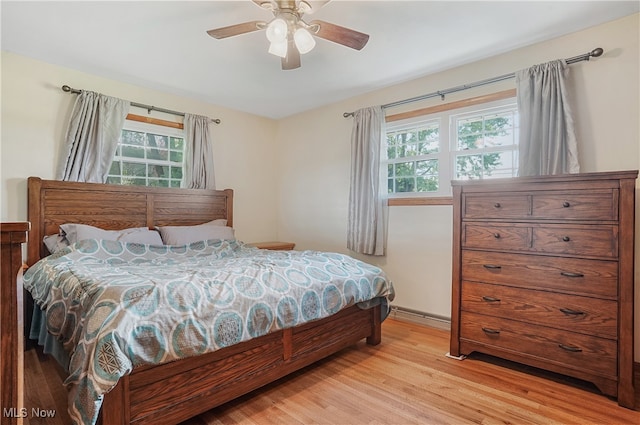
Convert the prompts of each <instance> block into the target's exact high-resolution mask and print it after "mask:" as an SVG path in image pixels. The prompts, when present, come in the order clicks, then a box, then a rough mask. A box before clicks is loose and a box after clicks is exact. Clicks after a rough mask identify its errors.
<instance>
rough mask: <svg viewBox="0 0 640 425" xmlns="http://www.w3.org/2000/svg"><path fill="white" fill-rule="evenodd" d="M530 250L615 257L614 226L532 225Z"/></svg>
mask: <svg viewBox="0 0 640 425" xmlns="http://www.w3.org/2000/svg"><path fill="white" fill-rule="evenodd" d="M532 250H533V251H536V252H544V253H549V254H564V255H580V256H584V257H607V258H616V257H617V256H618V227H617V226H569V225H545V226H540V227H533V244H532Z"/></svg>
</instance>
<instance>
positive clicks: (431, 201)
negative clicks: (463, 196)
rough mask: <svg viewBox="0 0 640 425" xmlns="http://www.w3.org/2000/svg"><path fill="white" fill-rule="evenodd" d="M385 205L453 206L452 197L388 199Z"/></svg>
mask: <svg viewBox="0 0 640 425" xmlns="http://www.w3.org/2000/svg"><path fill="white" fill-rule="evenodd" d="M387 205H388V206H390V207H400V206H416V205H453V197H451V196H439V197H421V198H418V197H415V198H389V199H387Z"/></svg>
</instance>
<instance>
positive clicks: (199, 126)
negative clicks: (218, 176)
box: [182, 114, 216, 189]
mask: <svg viewBox="0 0 640 425" xmlns="http://www.w3.org/2000/svg"><path fill="white" fill-rule="evenodd" d="M211 122H212V120H211V119H210V118H208V117H203V116H200V115H193V114H185V115H184V141H185V146H184V160H183V165H182V187H185V188H188V189H215V188H216V182H215V176H214V173H213V140H212V138H211V131H210V128H209V125H210V124H211Z"/></svg>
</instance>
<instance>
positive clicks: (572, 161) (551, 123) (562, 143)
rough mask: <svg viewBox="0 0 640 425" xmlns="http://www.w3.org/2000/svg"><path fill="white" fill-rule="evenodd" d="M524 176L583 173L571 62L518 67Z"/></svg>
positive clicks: (520, 162) (520, 157)
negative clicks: (573, 106) (570, 83)
mask: <svg viewBox="0 0 640 425" xmlns="http://www.w3.org/2000/svg"><path fill="white" fill-rule="evenodd" d="M515 74H516V86H517V89H516V92H517V102H518V112H519V114H520V140H519V145H520V146H519V166H518V174H519V175H520V176H539V175H548V174H567V173H579V172H580V164H579V163H578V144H577V140H576V135H575V131H574V125H573V112H572V109H571V102H570V93H569V90H568V89H567V85H568V78H569V66H568V65H567V63H566V62H565V61H564V60H556V61H552V62H548V63H545V64H541V65H535V66H532V67H531V68H527V69H523V70H520V71H517V72H516V73H515Z"/></svg>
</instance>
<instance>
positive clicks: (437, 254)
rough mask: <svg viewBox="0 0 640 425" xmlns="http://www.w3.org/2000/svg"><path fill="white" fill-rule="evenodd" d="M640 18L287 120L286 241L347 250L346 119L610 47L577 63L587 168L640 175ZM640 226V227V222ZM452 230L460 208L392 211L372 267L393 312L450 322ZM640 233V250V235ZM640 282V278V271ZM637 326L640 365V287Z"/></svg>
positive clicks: (283, 176) (487, 89)
mask: <svg viewBox="0 0 640 425" xmlns="http://www.w3.org/2000/svg"><path fill="white" fill-rule="evenodd" d="M639 17H640V15H633V16H630V17H627V18H624V19H620V20H617V21H613V22H610V23H608V24H605V25H601V26H598V27H594V28H591V29H587V30H585V31H581V32H578V33H574V34H571V35H568V36H564V37H561V38H557V39H555V40H553V41H550V42H544V43H540V44H536V45H533V46H530V47H527V48H523V49H519V50H516V51H512V52H509V53H506V54H503V55H500V56H496V57H494V58H491V59H488V60H483V61H479V62H475V63H472V64H469V65H465V66H461V67H458V68H455V69H452V70H449V71H446V72H441V73H438V74H435V75H431V76H428V77H425V78H421V79H417V80H413V81H410V82H407V83H404V84H399V85H395V86H393V87H389V88H385V89H382V90H377V91H373V92H371V93H369V94H367V95H364V96H360V97H357V98H352V99H349V100H347V101H344V102H341V103H338V104H332V105H328V106H326V107H323V108H319V109H316V110H313V111H309V112H305V113H301V114H298V115H296V116H292V117H289V118H287V119H282V120H280V122H279V128H278V144H279V151H280V152H281V155H280V162H279V164H278V167H279V169H280V173H279V176H278V178H279V181H278V187H279V190H280V192H279V203H278V205H279V213H278V220H279V222H278V236H279V237H280V238H281V239H285V240H291V241H295V242H296V243H297V244H298V247H299V248H300V249H305V248H313V249H323V250H336V251H341V252H346V248H345V244H346V242H345V241H346V218H347V202H348V196H349V191H348V184H349V156H350V147H349V138H350V132H351V119H345V118H343V117H342V113H343V112H346V111H353V110H355V109H358V108H361V107H364V106H370V105H376V104H384V103H388V102H392V101H396V100H400V99H405V98H411V97H414V96H417V95H420V94H425V93H430V92H434V91H437V90H440V89H446V88H449V87H454V86H458V85H461V84H465V83H470V82H473V81H479V80H483V79H486V78H490V77H495V76H498V75H503V74H507V73H510V72H513V71H516V70H518V69H522V68H525V67H528V66H530V65H533V64H536V63H542V62H547V61H549V60H553V59H556V58H566V57H571V56H575V55H579V54H582V53H586V52H589V51H591V50H592V49H594V48H596V47H602V48H603V49H604V51H605V54H604V55H603V56H602V57H600V58H598V59H596V60H591V61H589V62H580V63H578V64H575V65H571V72H572V74H573V76H574V80H575V83H574V88H575V91H576V93H577V95H576V99H575V100H576V102H575V103H576V124H577V133H578V137H579V140H580V152H579V156H580V160H581V164H582V169H583V171H610V170H625V169H638V168H639V167H640V131H639V121H640V120H639V116H640V107H639V90H640V88H639V75H640V74H639V72H640V68H639V65H638V62H639V56H638V53H639V46H638V39H639V25H638V23H639ZM513 87H515V85H514V81H513V80H509V81H506V82H502V83H499V84H493V85H489V86H484V87H481V88H476V89H473V90H468V91H465V92H460V93H456V94H452V95H449V96H447V99H446V101H453V100H457V99H462V98H468V97H472V96H477V95H479V94H484V93H492V92H496V91H499V90H504V89H507V88H513ZM440 103H441V100H440V99H439V98H434V99H431V100H428V101H425V102H423V103H421V104H411V105H405V106H403V107H402V108H394V109H389V110H388V111H387V113H391V114H392V113H397V112H401V111H403V110H408V109H417V108H418V107H422V106H427V105H435V104H440ZM639 187H640V186H639ZM639 199H640V198H639ZM637 221H638V223H640V218H639V219H638V220H637ZM637 227H639V226H637ZM451 231H452V211H451V207H447V206H410V207H409V206H407V207H391V208H390V211H389V235H388V238H389V239H388V255H387V256H386V257H384V258H375V257H363V259H365V260H368V261H371V262H373V263H376V264H379V265H381V266H383V267H384V269H385V270H386V272H387V273H388V274H389V275H390V277H391V279H392V280H393V281H394V285H395V287H396V290H397V297H396V300H395V301H394V304H396V305H398V306H402V307H406V308H411V309H415V310H419V311H423V312H427V313H429V314H434V315H439V316H446V317H450V305H451V240H452V235H451ZM638 235H639V239H638V241H639V242H637V243H638V246H640V229H639V230H638ZM639 252H640V249H638V250H637V253H639ZM636 258H638V254H637V255H636ZM638 264H640V263H638ZM636 276H640V266H639V267H638V268H637V269H636ZM638 280H640V279H636V281H638ZM635 322H636V338H635V339H636V346H635V348H636V349H635V352H636V360H638V359H640V284H638V283H636V320H635Z"/></svg>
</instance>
